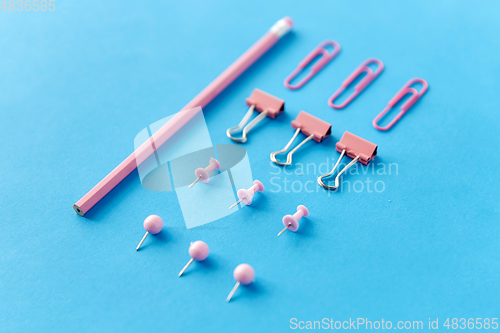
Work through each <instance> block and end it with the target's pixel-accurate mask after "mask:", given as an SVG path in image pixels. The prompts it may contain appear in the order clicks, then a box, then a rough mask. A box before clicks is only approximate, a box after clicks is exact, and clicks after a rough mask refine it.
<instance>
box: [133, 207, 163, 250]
mask: <svg viewBox="0 0 500 333" xmlns="http://www.w3.org/2000/svg"><path fill="white" fill-rule="evenodd" d="M144 229H146V234H145V235H144V237H142V240H141V242H140V243H139V245H137V248H136V249H135V250H136V251H139V248H140V247H141V245H142V243H143V242H144V240H145V239H146V237H147V236H148V235H149V233H151V234H153V235H156V234H157V233H159V232H160V231H161V229H163V220H162V219H161V217H159V216H158V215H149V216H148V217H146V219H145V220H144Z"/></svg>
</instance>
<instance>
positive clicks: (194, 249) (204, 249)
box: [179, 241, 210, 277]
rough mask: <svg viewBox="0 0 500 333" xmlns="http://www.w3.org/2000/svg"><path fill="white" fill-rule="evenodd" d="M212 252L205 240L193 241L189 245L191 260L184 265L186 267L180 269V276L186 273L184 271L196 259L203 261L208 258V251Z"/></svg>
mask: <svg viewBox="0 0 500 333" xmlns="http://www.w3.org/2000/svg"><path fill="white" fill-rule="evenodd" d="M209 252H210V250H209V248H208V245H207V244H206V243H205V242H203V241H196V242H194V243H191V245H190V246H189V255H190V256H191V260H189V262H188V263H187V264H186V266H184V268H183V269H182V270H181V271H180V273H179V277H180V276H181V275H182V274H184V271H186V269H187V268H188V267H189V265H191V264H192V263H193V261H194V260H196V261H203V260H205V259H207V257H208V253H209Z"/></svg>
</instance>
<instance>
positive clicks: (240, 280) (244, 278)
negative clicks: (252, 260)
mask: <svg viewBox="0 0 500 333" xmlns="http://www.w3.org/2000/svg"><path fill="white" fill-rule="evenodd" d="M233 277H234V279H235V280H236V284H235V285H234V287H233V290H231V292H230V293H229V296H227V299H226V301H227V302H229V301H230V300H231V298H232V297H233V295H234V293H235V292H236V289H238V287H239V286H240V284H249V283H252V282H253V281H255V271H254V270H253V268H252V266H250V265H249V264H239V265H238V266H236V268H235V269H234V271H233Z"/></svg>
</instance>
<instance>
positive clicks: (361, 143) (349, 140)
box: [318, 131, 377, 190]
mask: <svg viewBox="0 0 500 333" xmlns="http://www.w3.org/2000/svg"><path fill="white" fill-rule="evenodd" d="M335 149H336V150H337V151H338V152H339V153H340V157H339V159H338V160H337V163H335V166H334V167H333V169H332V171H330V172H329V173H327V174H326V175H323V176H320V177H319V178H318V184H319V185H321V186H322V187H323V188H325V189H327V190H336V189H337V188H338V187H339V178H340V176H341V175H342V174H343V173H344V172H346V171H347V170H348V169H349V168H350V167H352V166H353V165H354V164H355V163H356V162H361V163H363V164H364V165H368V163H370V161H371V160H372V159H373V158H375V156H376V155H377V145H376V144H374V143H371V142H370V141H368V140H365V139H363V138H360V137H359V136H357V135H354V134H352V133H350V132H347V131H346V132H344V135H343V136H342V138H341V139H340V141H339V142H337V144H336V145H335ZM346 154H347V156H349V157H350V158H352V159H353V160H352V161H351V162H350V163H349V164H347V165H346V166H345V167H344V168H343V169H342V171H340V172H339V173H338V174H337V177H335V186H331V185H326V184H325V183H324V182H323V178H326V177H330V176H331V175H332V174H333V173H334V172H335V169H337V167H338V166H339V163H340V161H342V158H343V157H344V155H346Z"/></svg>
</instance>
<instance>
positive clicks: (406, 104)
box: [372, 78, 429, 131]
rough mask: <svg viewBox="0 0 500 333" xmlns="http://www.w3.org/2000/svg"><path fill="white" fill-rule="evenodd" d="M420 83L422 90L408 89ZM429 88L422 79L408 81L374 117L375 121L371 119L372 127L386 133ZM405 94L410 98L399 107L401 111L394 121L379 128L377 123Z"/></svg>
mask: <svg viewBox="0 0 500 333" xmlns="http://www.w3.org/2000/svg"><path fill="white" fill-rule="evenodd" d="M417 82H418V83H421V84H422V89H420V91H418V90H417V89H415V88H412V87H410V86H411V85H412V84H414V83H417ZM428 87H429V85H428V84H427V82H426V81H425V80H424V79H420V78H414V79H411V80H410V81H408V82H406V84H405V85H404V86H403V88H401V90H399V91H398V93H397V94H396V96H394V97H393V98H392V99H391V100H390V101H389V103H388V104H387V106H386V107H385V109H384V110H382V112H380V113H379V114H378V116H376V117H375V119H373V122H372V124H373V127H375V128H376V129H378V130H379V131H387V130H388V129H390V128H391V127H392V126H393V125H394V124H395V123H396V122H397V121H398V120H399V119H401V117H402V116H403V115H404V114H405V113H406V112H407V111H408V110H409V109H410V108H411V107H412V106H413V104H415V102H416V101H417V100H418V99H419V98H420V97H422V95H423V94H424V93H425V92H426V91H427V88H428ZM406 94H411V96H410V98H408V100H407V101H406V102H404V104H403V105H402V106H401V111H400V112H399V113H398V114H397V116H396V117H394V119H393V120H392V121H391V122H390V123H389V125H387V126H385V127H380V126H379V125H378V124H377V123H378V121H379V120H380V119H381V118H382V117H383V116H384V115H385V114H386V113H387V112H389V110H390V109H392V107H393V106H394V105H395V104H396V103H397V102H399V100H401V98H403V96H404V95H406Z"/></svg>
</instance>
